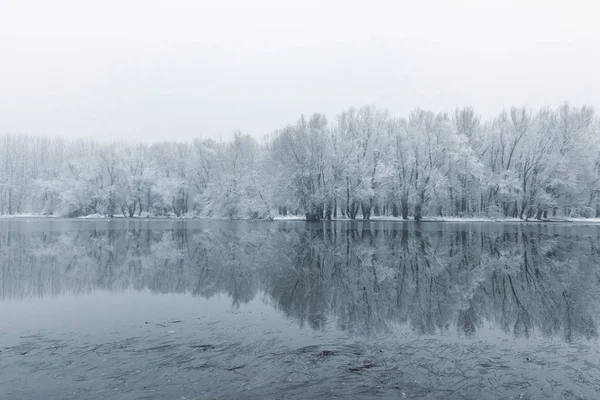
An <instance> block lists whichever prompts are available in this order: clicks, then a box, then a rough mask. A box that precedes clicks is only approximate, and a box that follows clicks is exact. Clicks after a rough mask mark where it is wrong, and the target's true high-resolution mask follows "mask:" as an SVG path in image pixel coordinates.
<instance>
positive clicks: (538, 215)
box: [535, 209, 544, 219]
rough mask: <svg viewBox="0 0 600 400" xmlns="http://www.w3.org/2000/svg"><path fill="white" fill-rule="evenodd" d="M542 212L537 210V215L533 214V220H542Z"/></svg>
mask: <svg viewBox="0 0 600 400" xmlns="http://www.w3.org/2000/svg"><path fill="white" fill-rule="evenodd" d="M543 212H544V211H543V210H539V209H538V210H537V213H536V214H535V219H542V214H543Z"/></svg>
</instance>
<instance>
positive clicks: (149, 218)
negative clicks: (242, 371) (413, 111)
mask: <svg viewBox="0 0 600 400" xmlns="http://www.w3.org/2000/svg"><path fill="white" fill-rule="evenodd" d="M29 219H33V220H68V221H77V220H81V221H94V220H102V221H105V220H131V221H244V222H400V223H429V222H446V223H518V224H530V223H533V224H540V223H549V224H565V223H570V224H573V223H576V224H600V218H569V217H555V218H548V219H541V220H538V219H529V220H524V219H520V218H495V219H492V218H486V217H465V218H461V217H424V218H423V219H422V220H421V221H415V220H414V219H413V218H409V219H403V218H402V217H393V216H373V217H371V218H370V219H368V220H365V219H362V218H357V219H354V220H352V219H348V218H333V219H331V220H325V219H323V220H320V221H306V218H305V217H303V216H298V215H294V216H276V217H274V218H272V219H226V218H205V217H192V216H185V217H170V216H136V217H125V216H122V215H117V216H113V217H108V216H103V215H99V214H95V215H89V216H81V217H61V216H55V215H37V214H17V215H0V221H11V220H29Z"/></svg>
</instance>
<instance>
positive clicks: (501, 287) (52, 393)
mask: <svg viewBox="0 0 600 400" xmlns="http://www.w3.org/2000/svg"><path fill="white" fill-rule="evenodd" d="M599 324H600V226H594V225H559V224H531V225H520V224H497V223H495V224H489V223H462V224H461V223H455V224H452V223H443V224H441V223H423V224H421V225H420V226H419V225H416V224H414V223H384V222H371V223H362V222H355V223H344V222H336V223H319V224H307V223H304V222H273V223H250V222H198V221H189V222H179V221H126V220H123V221H52V220H31V221H0V399H3V400H7V399H10V400H12V399H99V398H105V399H230V398H231V399H262V398H266V399H305V398H307V399H309V398H342V399H348V398H377V399H396V398H409V399H410V398H425V399H437V398H440V399H455V398H456V399H462V398H468V399H481V398H484V399H485V398H514V399H537V398H550V399H562V398H569V399H571V398H572V399H596V398H600V346H599V342H598V334H599V329H598V325H599Z"/></svg>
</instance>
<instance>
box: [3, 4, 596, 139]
mask: <svg viewBox="0 0 600 400" xmlns="http://www.w3.org/2000/svg"><path fill="white" fill-rule="evenodd" d="M595 3H596V2H595V1H593V0H590V1H583V0H570V1H564V0H562V1H554V0H545V1H542V0H540V1H537V0H536V1H533V0H520V1H509V0H498V1H481V0H468V1H451V0H445V1H444V0H439V1H417V0H412V1H373V0H371V1H364V0H363V1H360V2H359V1H356V2H355V1H351V0H350V1H349V0H343V1H342V0H340V1H337V0H336V1H327V0H321V1H317V0H315V1H313V0H302V1H293V2H291V1H283V0H251V1H248V0H214V1H210V2H209V1H202V0H199V1H177V0H169V1H166V0H165V1H151V0H139V1H127V0H118V1H117V0H102V1H95V2H93V4H92V2H91V1H81V0H53V1H47V0H42V1H30V0H0V133H6V132H17V133H21V132H22V133H30V134H47V135H60V136H65V137H97V138H102V139H113V138H127V139H130V140H136V141H147V142H153V141H160V140H190V139H193V138H196V137H212V138H216V139H218V138H219V137H221V138H223V139H228V138H230V137H231V135H232V132H233V131H234V130H235V129H240V130H242V131H243V132H245V133H249V134H252V135H254V136H256V137H257V138H258V137H262V136H263V135H264V134H266V133H269V132H271V131H273V130H274V129H276V128H278V127H281V126H282V125H284V124H286V123H290V122H293V121H295V120H296V119H297V117H298V116H299V115H300V114H302V113H304V114H310V113H313V112H323V113H325V114H326V115H327V116H328V117H335V115H336V114H337V113H338V112H340V111H342V110H344V109H345V108H347V107H350V106H360V105H365V104H375V105H377V106H378V107H382V108H387V109H389V110H390V111H391V112H392V113H393V114H394V115H398V116H405V115H407V114H408V113H409V112H410V110H412V109H414V108H416V107H422V108H428V109H433V110H436V111H451V110H452V109H454V108H455V107H456V106H462V105H472V106H473V107H474V108H475V109H476V111H478V112H480V113H481V114H483V115H490V114H493V113H497V112H499V111H501V110H502V109H503V108H506V107H510V106H511V105H527V106H532V107H539V106H542V105H551V106H557V105H559V104H560V103H562V102H564V101H565V100H568V101H569V102H571V103H573V104H575V105H580V104H583V103H586V104H592V105H595V106H597V107H600V17H599V16H600V9H599V7H600V6H598V5H595Z"/></svg>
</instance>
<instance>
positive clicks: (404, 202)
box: [402, 199, 408, 219]
mask: <svg viewBox="0 0 600 400" xmlns="http://www.w3.org/2000/svg"><path fill="white" fill-rule="evenodd" d="M402 219H408V199H402Z"/></svg>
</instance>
